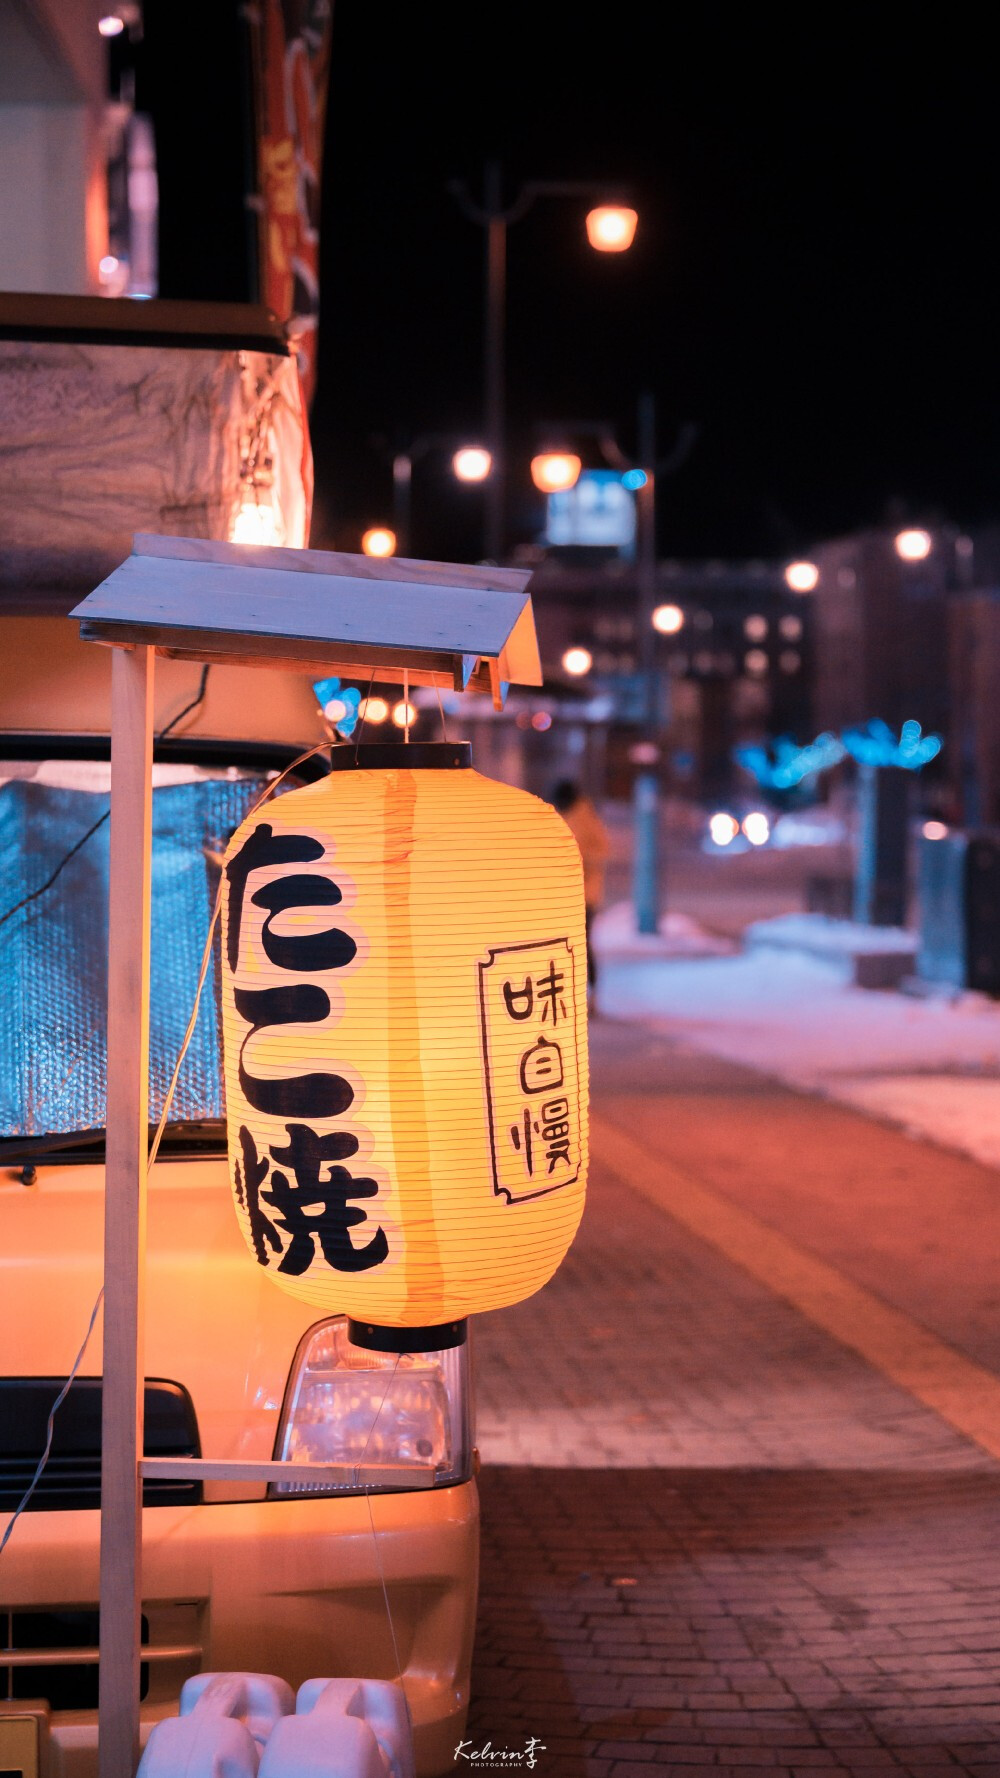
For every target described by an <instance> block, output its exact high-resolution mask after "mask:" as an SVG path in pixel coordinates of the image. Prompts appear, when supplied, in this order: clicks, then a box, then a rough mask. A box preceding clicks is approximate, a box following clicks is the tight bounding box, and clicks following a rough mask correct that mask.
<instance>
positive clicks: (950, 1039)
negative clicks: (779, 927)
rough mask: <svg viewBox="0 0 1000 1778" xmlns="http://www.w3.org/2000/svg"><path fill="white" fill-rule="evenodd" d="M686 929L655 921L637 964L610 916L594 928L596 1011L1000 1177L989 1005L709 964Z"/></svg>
mask: <svg viewBox="0 0 1000 1778" xmlns="http://www.w3.org/2000/svg"><path fill="white" fill-rule="evenodd" d="M674 919H675V920H676V919H677V916H674ZM693 925H694V923H693V922H686V923H685V929H684V931H683V932H681V931H679V930H678V932H677V933H676V934H673V933H672V931H671V928H670V923H669V922H665V923H664V930H663V934H662V937H661V938H660V939H659V940H656V939H652V940H650V941H648V947H647V950H646V952H645V954H643V953H641V952H640V951H639V950H638V949H637V948H636V943H635V940H634V939H633V940H631V941H629V938H628V919H627V916H626V914H625V913H624V912H622V911H621V910H615V909H609V910H608V914H607V915H605V916H603V917H602V920H601V921H600V922H598V923H597V924H596V925H595V949H596V951H597V954H598V960H599V963H598V967H599V983H598V1010H599V1012H603V1013H606V1014H607V1015H608V1016H609V1017H612V1018H645V1019H652V1020H655V1021H657V1022H661V1021H662V1022H663V1023H664V1024H665V1026H666V1027H667V1029H668V1030H669V1031H670V1033H671V1035H673V1036H675V1037H680V1038H681V1039H682V1040H683V1041H685V1042H687V1043H689V1044H691V1045H692V1047H694V1048H696V1049H702V1050H706V1051H708V1052H709V1053H711V1054H712V1055H717V1056H723V1057H725V1058H726V1059H727V1060H729V1061H732V1062H738V1063H743V1064H745V1065H746V1066H747V1067H750V1068H758V1069H760V1070H761V1071H762V1072H763V1073H765V1074H772V1075H775V1076H777V1077H778V1078H779V1079H780V1080H784V1081H787V1082H789V1084H791V1085H793V1086H797V1087H801V1088H803V1089H804V1090H806V1091H808V1092H815V1093H822V1094H824V1095H825V1096H827V1097H829V1098H831V1099H836V1100H840V1101H842V1102H843V1103H845V1104H848V1105H853V1106H855V1107H857V1109H859V1110H861V1111H865V1112H868V1113H869V1114H871V1115H873V1116H876V1117H882V1118H886V1119H887V1120H888V1121H890V1122H891V1123H895V1124H901V1125H902V1126H903V1127H904V1128H906V1129H907V1130H909V1131H910V1132H911V1133H912V1134H914V1135H918V1136H923V1137H927V1138H930V1139H931V1140H932V1141H935V1142H940V1143H943V1144H944V1145H945V1146H947V1147H949V1148H955V1149H959V1150H961V1151H962V1152H963V1153H965V1154H969V1155H972V1156H973V1157H974V1158H975V1159H977V1160H980V1161H984V1162H985V1163H986V1164H987V1165H989V1166H994V1167H998V1168H1000V1003H998V1002H995V1001H992V1000H990V999H988V998H987V997H985V996H983V995H979V994H963V995H961V996H958V997H956V998H953V999H945V998H940V999H937V998H935V999H922V998H920V999H918V998H914V997H912V996H910V995H907V994H903V993H900V992H893V991H887V992H877V991H873V990H871V989H866V988H857V987H855V986H853V985H852V984H851V983H849V982H847V981H845V980H844V978H843V971H842V969H840V968H839V967H837V966H836V965H835V964H830V963H827V962H825V961H822V960H820V959H818V958H815V957H808V956H804V955H800V954H798V953H797V952H795V951H794V950H789V951H788V952H783V951H780V950H767V951H760V950H754V951H748V952H741V953H733V954H729V955H719V954H718V946H717V945H715V944H714V941H712V940H711V939H709V938H708V937H707V935H706V938H705V942H704V946H703V948H702V949H701V951H700V952H699V949H698V935H697V929H696V928H695V929H694V930H693V931H692V930H691V928H692V927H693ZM616 941H618V942H616Z"/></svg>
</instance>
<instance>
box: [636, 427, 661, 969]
mask: <svg viewBox="0 0 1000 1778" xmlns="http://www.w3.org/2000/svg"><path fill="white" fill-rule="evenodd" d="M638 420H639V424H638V438H637V443H638V446H639V467H640V468H641V469H642V470H643V472H644V475H645V480H644V481H643V483H642V485H641V486H640V487H639V488H638V489H637V490H636V539H635V542H636V563H635V565H636V593H637V598H636V607H637V609H636V619H637V628H638V649H637V653H638V663H637V664H638V667H639V676H640V684H641V687H642V691H641V697H642V728H643V732H644V734H645V736H646V747H647V748H648V749H649V750H650V751H649V753H648V754H647V757H646V759H645V761H644V762H643V763H641V764H640V768H639V770H638V771H637V773H636V776H635V784H634V786H633V791H632V795H633V821H634V828H633V850H634V857H633V861H632V872H633V879H632V894H633V901H634V907H635V924H636V930H637V931H638V932H646V933H655V932H657V931H658V929H659V916H660V905H659V902H660V896H659V886H660V856H659V854H660V761H659V747H660V687H659V676H658V672H657V659H656V630H655V629H654V627H653V612H654V611H655V610H656V596H657V588H656V410H655V407H654V404H653V397H652V395H649V394H645V395H641V396H640V398H639V414H638Z"/></svg>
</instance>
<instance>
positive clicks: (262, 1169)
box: [235, 1124, 281, 1266]
mask: <svg viewBox="0 0 1000 1778" xmlns="http://www.w3.org/2000/svg"><path fill="white" fill-rule="evenodd" d="M240 1147H241V1149H242V1150H243V1167H242V1169H241V1168H240V1163H239V1161H237V1163H236V1173H235V1177H236V1197H237V1200H238V1201H239V1203H240V1204H242V1205H243V1208H244V1209H245V1211H246V1213H247V1216H248V1218H249V1221H250V1239H251V1240H252V1241H253V1250H254V1252H255V1254H256V1255H257V1263H258V1265H261V1266H266V1265H267V1249H268V1247H270V1248H271V1249H272V1251H273V1252H274V1253H280V1252H281V1236H280V1235H279V1234H278V1231H277V1229H276V1228H275V1226H274V1224H273V1222H271V1220H270V1218H269V1217H268V1216H266V1215H265V1213H264V1211H263V1210H262V1209H261V1206H260V1188H261V1186H262V1185H263V1183H264V1181H265V1179H266V1178H267V1168H268V1162H267V1157H266V1156H265V1157H264V1159H263V1160H261V1159H260V1156H259V1155H258V1153H257V1144H256V1143H255V1142H254V1139H253V1137H252V1135H251V1134H250V1131H249V1130H248V1129H247V1127H246V1125H245V1124H242V1125H241V1126H240Z"/></svg>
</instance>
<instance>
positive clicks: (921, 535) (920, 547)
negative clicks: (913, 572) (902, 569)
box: [895, 531, 932, 562]
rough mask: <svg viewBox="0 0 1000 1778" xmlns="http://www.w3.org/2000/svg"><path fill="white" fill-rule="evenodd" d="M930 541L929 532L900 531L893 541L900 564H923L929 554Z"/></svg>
mask: <svg viewBox="0 0 1000 1778" xmlns="http://www.w3.org/2000/svg"><path fill="white" fill-rule="evenodd" d="M931 547H932V539H931V535H930V532H929V531H900V532H899V534H898V536H897V537H896V539H895V550H896V554H897V556H898V557H899V558H900V561H902V562H923V561H924V560H926V558H927V557H928V556H929V555H930V553H931Z"/></svg>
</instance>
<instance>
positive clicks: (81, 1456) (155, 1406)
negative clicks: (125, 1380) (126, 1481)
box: [0, 1377, 202, 1513]
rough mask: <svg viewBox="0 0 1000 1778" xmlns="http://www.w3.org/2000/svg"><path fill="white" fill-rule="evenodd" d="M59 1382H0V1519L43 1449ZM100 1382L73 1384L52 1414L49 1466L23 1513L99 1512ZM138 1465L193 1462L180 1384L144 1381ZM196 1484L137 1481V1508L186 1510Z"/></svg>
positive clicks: (188, 1405)
mask: <svg viewBox="0 0 1000 1778" xmlns="http://www.w3.org/2000/svg"><path fill="white" fill-rule="evenodd" d="M65 1382H66V1379H65V1377H0V1512H8V1513H9V1512H14V1511H15V1510H16V1508H17V1506H18V1504H19V1503H20V1501H21V1499H22V1497H23V1495H24V1492H25V1490H26V1488H27V1487H28V1486H29V1485H30V1482H31V1478H32V1476H33V1475H34V1473H35V1470H36V1468H37V1466H38V1460H39V1458H40V1457H41V1455H42V1452H43V1450H44V1449H45V1433H46V1423H47V1421H48V1417H49V1414H50V1413H51V1411H52V1405H53V1403H54V1401H55V1399H56V1397H57V1396H58V1394H59V1391H60V1390H61V1389H62V1388H63V1386H64V1384H65ZM101 1392H102V1385H101V1378H100V1377H77V1378H76V1379H75V1381H74V1383H73V1387H72V1388H71V1389H70V1391H69V1394H68V1395H67V1397H66V1399H65V1401H64V1402H63V1404H62V1406H61V1407H60V1409H59V1412H58V1413H57V1414H56V1417H55V1422H54V1432H53V1438H52V1450H51V1452H50V1454H49V1460H48V1462H47V1463H46V1465H45V1468H44V1470H43V1471H42V1475H41V1478H40V1480H39V1483H38V1486H37V1488H36V1489H35V1492H34V1494H33V1495H32V1497H31V1499H30V1500H29V1502H28V1505H27V1508H26V1511H28V1512H69V1511H71V1510H73V1509H77V1508H80V1507H99V1506H100V1504H101ZM145 1404H146V1405H145V1437H144V1440H143V1454H144V1456H146V1457H200V1456H201V1444H200V1441H199V1438H198V1422H197V1419H196V1417H195V1411H194V1403H193V1402H192V1400H191V1397H190V1395H189V1394H188V1392H187V1390H186V1389H184V1388H183V1387H182V1386H181V1384H180V1383H170V1382H166V1381H163V1380H162V1379H158V1378H147V1379H146V1390H145ZM201 1498H202V1485H201V1483H200V1482H198V1481H192V1482H177V1481H157V1480H148V1481H144V1482H143V1485H142V1499H143V1505H144V1506H191V1505H196V1504H197V1503H198V1502H200V1500H201Z"/></svg>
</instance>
